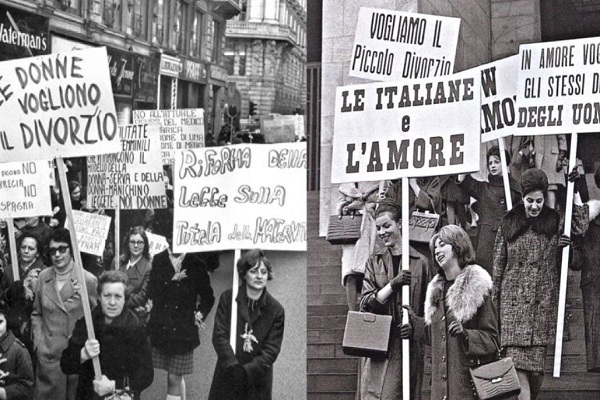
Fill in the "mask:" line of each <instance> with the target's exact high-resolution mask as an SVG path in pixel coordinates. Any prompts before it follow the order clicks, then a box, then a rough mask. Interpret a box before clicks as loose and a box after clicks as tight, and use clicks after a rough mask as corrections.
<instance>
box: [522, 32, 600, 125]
mask: <svg viewBox="0 0 600 400" xmlns="http://www.w3.org/2000/svg"><path fill="white" fill-rule="evenodd" d="M599 64H600V38H598V37H594V38H586V39H575V40H564V41H559V42H545V43H534V44H527V45H521V46H519V72H518V77H519V79H518V86H517V105H518V109H517V128H518V130H517V134H520V135H548V134H558V133H574V132H578V133H582V132H597V131H598V123H600V101H598V94H599V93H600V70H599V69H598V65H599Z"/></svg>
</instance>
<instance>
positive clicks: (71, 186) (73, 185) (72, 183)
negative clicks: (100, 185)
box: [69, 181, 81, 193]
mask: <svg viewBox="0 0 600 400" xmlns="http://www.w3.org/2000/svg"><path fill="white" fill-rule="evenodd" d="M76 188H81V183H79V182H77V181H69V193H71V192H72V191H73V190H75V189H76Z"/></svg>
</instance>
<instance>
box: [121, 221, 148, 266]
mask: <svg viewBox="0 0 600 400" xmlns="http://www.w3.org/2000/svg"><path fill="white" fill-rule="evenodd" d="M134 235H140V236H141V237H142V240H143V241H144V250H142V257H145V258H146V259H148V260H150V242H149V241H148V235H146V230H145V229H144V227H143V226H141V225H138V226H134V227H132V228H131V229H129V231H128V232H127V233H126V234H125V238H124V239H123V254H124V255H125V259H126V260H129V257H131V252H130V251H129V239H131V237H132V236H134Z"/></svg>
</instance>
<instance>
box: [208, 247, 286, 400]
mask: <svg viewBox="0 0 600 400" xmlns="http://www.w3.org/2000/svg"><path fill="white" fill-rule="evenodd" d="M237 272H238V274H239V276H240V280H241V281H242V284H241V285H240V287H239V293H238V295H237V297H236V299H235V301H236V302H237V305H238V315H237V335H236V338H237V340H236V346H235V347H236V348H235V352H234V350H233V349H232V348H231V345H230V342H229V335H230V331H231V329H230V328H231V305H232V290H231V289H228V290H226V291H224V292H223V294H222V295H221V297H220V299H219V306H218V308H217V313H216V315H215V326H214V330H213V345H214V347H215V351H216V352H217V356H218V360H217V365H216V366H215V373H214V375H213V380H212V384H211V387H210V394H209V397H208V398H209V400H221V399H230V400H270V399H271V395H272V387H273V364H274V363H275V360H277V356H278V355H279V351H280V349H281V342H282V341H283V329H284V320H285V313H284V309H283V307H282V306H281V304H279V302H278V301H277V300H275V298H274V297H273V296H271V295H270V294H269V293H268V292H267V281H268V280H271V279H272V278H273V273H272V269H271V264H270V263H269V260H268V259H267V258H266V257H265V255H264V253H263V251H262V250H259V249H255V250H250V251H248V252H246V253H245V254H243V255H242V256H241V257H240V259H239V260H238V262H237Z"/></svg>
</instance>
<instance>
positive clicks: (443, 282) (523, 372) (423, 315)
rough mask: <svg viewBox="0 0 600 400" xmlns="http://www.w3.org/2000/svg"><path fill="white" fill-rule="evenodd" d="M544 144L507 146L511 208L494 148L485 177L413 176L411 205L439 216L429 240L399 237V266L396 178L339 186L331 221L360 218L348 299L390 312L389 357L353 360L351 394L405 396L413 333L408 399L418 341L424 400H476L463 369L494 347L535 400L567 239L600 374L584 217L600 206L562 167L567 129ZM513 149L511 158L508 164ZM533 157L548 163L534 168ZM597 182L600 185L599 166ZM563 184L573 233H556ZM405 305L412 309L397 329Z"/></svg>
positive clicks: (592, 267)
mask: <svg viewBox="0 0 600 400" xmlns="http://www.w3.org/2000/svg"><path fill="white" fill-rule="evenodd" d="M539 140H542V139H540V138H538V141H539ZM544 140H546V141H553V142H552V143H553V145H550V142H548V143H546V144H543V145H537V146H536V147H535V148H534V147H533V146H534V141H533V139H532V138H528V139H527V140H525V139H524V140H522V141H520V147H519V146H518V147H517V148H516V151H514V152H509V151H506V153H505V155H506V160H507V161H508V165H510V169H511V174H510V175H511V176H510V178H509V182H508V187H509V192H510V196H511V201H512V204H513V206H512V208H511V209H509V210H507V205H506V204H507V199H506V195H505V188H504V180H503V177H502V169H503V168H502V165H503V163H502V162H501V155H500V150H499V148H498V146H490V147H488V148H487V151H486V154H485V160H486V162H487V170H488V174H487V178H485V177H479V179H478V178H476V177H473V176H471V175H462V174H461V175H457V176H442V177H426V178H418V179H410V180H409V182H410V183H409V187H410V189H409V190H410V193H409V200H408V204H409V207H410V210H409V213H412V212H413V211H415V210H421V211H427V212H430V213H436V214H439V215H441V222H440V224H439V225H438V227H437V228H436V231H435V233H434V234H433V236H432V237H430V238H429V239H428V240H425V241H415V240H412V239H411V238H410V236H411V233H410V232H409V233H408V237H409V243H410V248H409V252H410V256H409V260H410V261H409V265H408V266H406V267H405V268H402V267H401V266H400V265H401V255H402V234H403V232H401V225H402V224H401V219H400V217H401V212H400V210H401V208H402V204H403V203H402V185H401V182H400V181H397V182H396V181H391V182H390V181H386V182H370V183H369V182H362V183H361V184H360V185H349V186H342V187H341V188H340V192H341V196H340V199H339V202H338V213H339V217H340V218H342V217H343V216H344V215H347V214H355V213H357V212H358V213H361V214H362V227H361V235H360V238H359V239H358V241H357V242H356V244H354V245H345V246H344V248H343V258H342V275H343V282H342V283H343V284H344V286H345V287H346V289H347V294H348V307H349V309H351V310H355V309H357V308H358V309H360V310H361V311H365V312H373V313H377V314H387V315H391V316H392V319H393V321H394V322H393V323H392V326H393V328H392V332H391V339H390V348H389V356H388V357H387V358H384V359H381V358H363V359H361V362H360V366H359V382H358V390H357V398H359V399H401V398H402V385H403V384H407V382H402V379H401V377H402V374H401V365H402V345H401V344H402V340H403V339H407V340H410V355H411V359H410V366H411V368H410V393H411V399H420V398H421V396H422V394H421V391H422V386H423V385H422V381H423V370H424V368H423V362H424V361H423V359H424V356H423V354H424V350H423V348H424V346H430V351H431V399H475V398H476V395H475V394H474V391H473V383H472V381H471V376H470V373H469V368H470V367H473V366H476V365H478V364H481V363H486V362H489V361H492V360H495V359H496V358H497V357H498V354H499V352H501V353H502V354H504V355H506V356H508V357H511V358H512V360H513V362H514V365H515V368H516V370H517V375H518V378H519V382H520V385H521V393H520V394H519V396H518V398H519V399H523V400H529V399H536V398H538V396H539V394H540V391H541V388H542V385H543V379H544V369H545V363H546V355H547V350H548V347H549V346H551V345H554V341H555V334H556V327H557V313H558V294H559V293H558V291H559V280H560V270H561V268H560V265H561V254H562V251H561V249H562V248H564V247H565V246H567V245H571V248H572V249H574V250H573V251H572V252H571V254H572V257H571V260H572V263H571V267H572V268H573V269H575V270H578V269H581V270H582V271H584V273H583V274H582V278H581V287H582V291H583V299H584V314H585V330H586V332H585V335H586V347H587V369H588V371H590V372H599V371H600V368H599V367H600V337H599V334H598V332H600V323H599V321H600V319H599V318H598V312H599V311H600V294H599V293H600V290H599V289H600V288H599V284H600V279H599V277H600V273H599V272H598V270H599V268H598V267H597V257H596V255H597V254H598V251H599V250H598V248H599V245H598V243H599V242H598V241H597V240H596V239H597V238H598V232H599V230H598V228H597V226H598V223H592V222H591V221H595V219H596V217H597V216H598V215H599V214H600V207H599V206H598V204H599V202H598V201H597V200H594V199H592V200H589V199H585V198H584V199H583V200H585V201H586V202H585V203H583V201H582V199H581V197H585V196H587V192H588V191H587V190H586V184H585V182H586V180H585V175H584V174H582V173H581V172H582V171H581V168H579V169H578V168H574V169H572V170H571V171H568V170H567V166H566V161H565V156H566V154H567V152H566V149H567V145H566V138H565V137H564V135H558V136H548V137H546V138H545V139H544ZM508 148H509V149H510V146H509V147H508ZM511 153H512V155H513V156H514V157H513V158H515V157H516V158H517V160H516V161H513V162H512V163H511ZM551 156H554V159H553V161H550V160H549V158H550V157H551ZM536 158H538V160H541V159H545V161H546V162H549V163H550V164H549V165H550V166H551V167H548V166H546V165H545V164H544V165H542V164H539V163H538V164H536ZM591 164H592V165H593V163H591ZM587 172H590V171H589V170H588V171H587ZM474 175H475V174H474ZM590 175H594V171H592V172H591V174H590ZM595 179H596V184H597V185H598V187H600V171H599V172H596V173H595ZM569 180H570V181H574V182H575V188H576V189H575V190H576V195H575V202H574V208H573V214H572V215H573V223H572V228H571V237H569V236H566V235H562V234H561V232H563V229H564V226H563V225H564V209H565V196H564V193H565V191H566V186H567V182H568V181H569ZM580 193H581V194H584V196H580ZM469 198H470V199H471V202H470V201H469ZM459 199H462V200H460V201H458V200H459ZM469 212H472V214H469ZM461 215H462V217H461ZM469 215H471V217H470V218H469ZM411 229H412V227H411ZM374 235H376V237H375V236H374ZM366 251H368V252H367V253H365V252H366ZM404 285H410V297H409V298H408V299H401V296H400V293H401V288H402V286H404ZM355 295H356V297H355ZM402 303H404V306H405V308H406V310H407V311H406V310H405V311H404V312H408V316H409V318H408V320H409V323H408V324H404V325H403V324H402V321H401V318H402V310H403V304H402Z"/></svg>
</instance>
